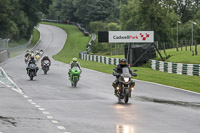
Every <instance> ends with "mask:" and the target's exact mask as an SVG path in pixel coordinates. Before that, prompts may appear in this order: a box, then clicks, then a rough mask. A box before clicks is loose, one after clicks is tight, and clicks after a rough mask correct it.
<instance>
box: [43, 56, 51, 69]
mask: <svg viewBox="0 0 200 133" xmlns="http://www.w3.org/2000/svg"><path fill="white" fill-rule="evenodd" d="M45 60H48V61H49V66H50V65H51V60H50V59H49V57H48V56H47V55H45V56H44V57H43V58H42V60H41V66H42V67H43V64H44V61H45Z"/></svg>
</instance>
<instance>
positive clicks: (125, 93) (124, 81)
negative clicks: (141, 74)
mask: <svg viewBox="0 0 200 133" xmlns="http://www.w3.org/2000/svg"><path fill="white" fill-rule="evenodd" d="M136 71H137V70H134V72H136ZM113 75H114V76H119V84H118V86H117V87H116V88H115V89H116V96H117V97H118V100H119V102H121V100H122V99H124V102H125V103H128V101H129V97H130V96H131V92H132V91H133V89H134V86H135V82H133V81H132V80H131V74H130V73H129V69H128V67H124V68H122V74H119V73H117V72H116V71H114V73H113ZM132 76H135V77H136V76H137V74H136V73H133V75H132Z"/></svg>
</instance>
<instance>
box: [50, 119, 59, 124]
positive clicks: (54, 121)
mask: <svg viewBox="0 0 200 133" xmlns="http://www.w3.org/2000/svg"><path fill="white" fill-rule="evenodd" d="M51 122H52V123H54V124H58V123H59V122H58V121H56V120H51Z"/></svg>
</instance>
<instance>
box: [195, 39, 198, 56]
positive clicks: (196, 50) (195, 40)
mask: <svg viewBox="0 0 200 133" xmlns="http://www.w3.org/2000/svg"><path fill="white" fill-rule="evenodd" d="M197 54H198V53H197V41H196V40H195V55H197Z"/></svg>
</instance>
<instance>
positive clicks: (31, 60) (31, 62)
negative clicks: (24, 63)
mask: <svg viewBox="0 0 200 133" xmlns="http://www.w3.org/2000/svg"><path fill="white" fill-rule="evenodd" d="M30 64H35V65H36V66H37V64H36V61H35V59H34V56H33V55H31V59H30V61H29V62H28V67H27V68H26V71H27V74H28V69H29V65H30ZM38 69H39V68H38V67H36V71H35V76H37V71H38Z"/></svg>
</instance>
